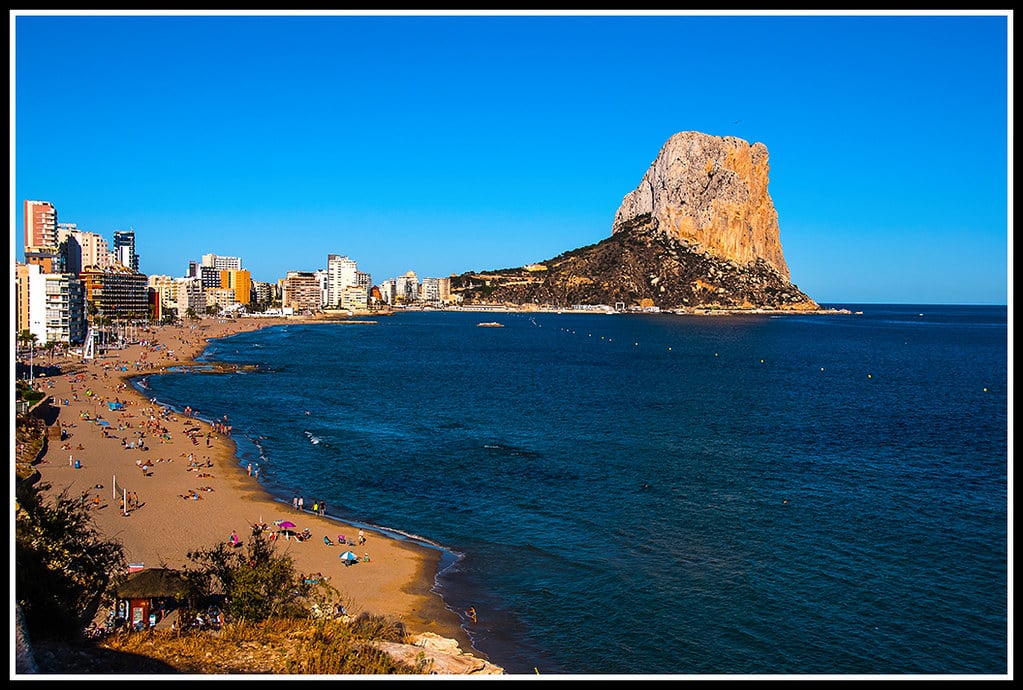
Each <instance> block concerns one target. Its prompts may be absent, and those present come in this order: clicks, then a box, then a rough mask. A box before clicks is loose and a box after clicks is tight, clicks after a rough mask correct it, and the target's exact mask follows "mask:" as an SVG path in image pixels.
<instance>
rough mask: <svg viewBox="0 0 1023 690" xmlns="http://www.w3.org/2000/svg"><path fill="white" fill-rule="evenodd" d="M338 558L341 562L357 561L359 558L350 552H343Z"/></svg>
mask: <svg viewBox="0 0 1023 690" xmlns="http://www.w3.org/2000/svg"><path fill="white" fill-rule="evenodd" d="M338 558H340V559H341V560H342V561H349V562H352V561H357V560H359V557H358V556H356V555H355V554H354V553H352V552H351V551H345V552H344V553H343V554H341V555H339V556H338Z"/></svg>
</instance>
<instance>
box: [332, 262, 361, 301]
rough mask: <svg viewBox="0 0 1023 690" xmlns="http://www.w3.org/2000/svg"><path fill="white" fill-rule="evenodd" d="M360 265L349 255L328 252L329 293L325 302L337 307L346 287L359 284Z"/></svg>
mask: <svg viewBox="0 0 1023 690" xmlns="http://www.w3.org/2000/svg"><path fill="white" fill-rule="evenodd" d="M358 273H359V269H358V265H357V264H356V263H355V262H354V261H353V260H352V259H349V258H348V257H347V256H339V255H337V254H327V290H326V291H327V295H326V298H325V299H324V301H323V302H324V304H326V305H327V306H328V307H337V306H339V305H340V304H341V295H342V293H343V292H344V291H345V288H349V287H351V286H353V285H358V284H359V283H358Z"/></svg>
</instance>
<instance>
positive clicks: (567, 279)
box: [451, 132, 819, 310]
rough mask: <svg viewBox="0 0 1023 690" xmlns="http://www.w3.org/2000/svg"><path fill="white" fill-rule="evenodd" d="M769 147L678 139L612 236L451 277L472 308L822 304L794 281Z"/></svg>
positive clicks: (693, 135)
mask: <svg viewBox="0 0 1023 690" xmlns="http://www.w3.org/2000/svg"><path fill="white" fill-rule="evenodd" d="M768 173H769V166H768V162H767V147H765V146H764V145H763V144H760V143H756V144H753V145H750V144H748V143H747V142H745V141H743V140H742V139H738V138H736V137H715V136H710V135H707V134H702V133H700V132H679V133H678V134H675V135H674V136H672V137H671V138H670V139H669V140H668V141H667V142H666V143H665V144H664V146H663V147H662V148H661V151H660V153H659V154H658V155H657V158H656V159H655V160H654V162H653V163H652V164H651V166H650V168H649V169H648V170H647V171H646V174H645V175H644V176H643V179H642V181H641V182H640V184H639V186H638V187H637V188H636V189H635V190H633V191H632V192H630V193H629V194H627V195H626V196H625V198H624V200H623V201H622V204H621V206H620V207H619V208H618V212H617V213H616V214H615V218H614V222H613V224H612V228H611V237H609V238H608V239H606V240H604V241H602V242H599V243H597V244H594V245H589V246H587V247H582V248H580V249H576V250H573V251H570V252H566V253H565V254H562V255H560V256H558V257H556V258H554V259H550V260H547V261H543V262H540V263H538V264H533V265H531V266H528V267H522V268H512V269H503V270H500V271H489V272H486V273H465V274H462V275H461V276H453V277H452V281H451V288H452V291H453V292H455V293H456V294H461V295H462V297H463V300H464V301H465V302H468V303H480V302H506V303H511V304H539V305H553V306H560V307H568V306H571V305H575V304H590V305H593V304H606V305H612V306H613V305H615V304H617V303H623V304H624V305H625V306H626V307H634V306H656V307H659V308H662V309H688V308H727V309H753V308H769V309H792V310H814V309H819V305H817V303H816V302H814V301H813V300H812V299H810V297H808V296H807V295H806V294H804V293H803V292H801V291H800V290H799V288H797V287H796V286H795V285H793V284H792V283H791V282H790V279H789V269H788V265H787V264H786V263H785V256H784V254H783V253H782V248H781V240H780V237H779V228H778V213H777V211H776V210H775V208H774V203H773V202H772V201H771V196H770V195H769V194H768V191H767V183H768Z"/></svg>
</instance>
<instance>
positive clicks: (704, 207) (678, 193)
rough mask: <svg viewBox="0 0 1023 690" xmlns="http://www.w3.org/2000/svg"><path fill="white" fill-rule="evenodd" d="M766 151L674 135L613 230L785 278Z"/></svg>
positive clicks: (744, 144)
mask: <svg viewBox="0 0 1023 690" xmlns="http://www.w3.org/2000/svg"><path fill="white" fill-rule="evenodd" d="M769 172H770V166H769V165H768V163H767V147H766V146H764V145H763V144H761V143H756V144H753V145H752V146H750V145H749V144H748V143H747V142H745V141H743V140H742V139H738V138H736V137H714V136H710V135H708V134H701V133H700V132H679V133H678V134H676V135H674V136H672V137H671V138H670V139H668V141H667V142H666V143H665V144H664V146H663V147H661V152H660V153H659V154H658V155H657V158H656V159H655V160H654V162H653V163H652V164H651V165H650V168H649V169H648V170H647V171H646V174H645V175H643V180H642V181H641V182H640V183H639V186H638V187H636V189H634V190H633V191H632V192H629V193H628V194H626V195H625V199H624V200H623V201H622V205H621V206H619V207H618V212H617V213H616V214H615V219H614V224H613V225H612V227H611V232H612V234H613V233H616V232H627V231H628V229H629V228H630V227H632V226H634V225H636V224H637V223H640V222H646V223H650V224H651V226H652V229H653V230H655V231H658V232H662V233H664V234H666V235H669V236H672V237H675V238H677V239H679V240H682V241H683V242H686V243H688V244H690V245H691V246H692V247H693V248H694V249H703V250H704V251H706V252H707V253H709V254H713V255H714V256H717V257H719V258H722V259H729V260H731V261H734V262H735V263H737V264H739V265H740V266H749V265H750V264H753V263H754V262H755V261H756V260H757V259H763V260H764V261H766V262H767V263H768V264H770V265H771V266H773V267H774V268H775V269H776V270H777V271H778V273H779V274H780V275H781V276H782V277H783V278H785V280H789V268H788V266H787V265H786V264H785V257H784V255H783V254H782V251H781V240H780V238H779V232H778V212H777V211H776V210H775V208H774V202H773V201H771V195H770V194H768V193H767V182H768V177H769V174H768V173H769Z"/></svg>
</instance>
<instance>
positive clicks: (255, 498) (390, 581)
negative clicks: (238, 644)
mask: <svg viewBox="0 0 1023 690" xmlns="http://www.w3.org/2000/svg"><path fill="white" fill-rule="evenodd" d="M288 321H289V322H290V321H294V319H288ZM283 322H285V320H283V319H276V320H274V319H255V318H250V319H234V320H222V319H203V320H201V321H198V322H192V323H188V322H186V323H185V324H184V325H182V326H163V325H161V326H154V327H151V328H150V329H149V330H147V331H142V332H140V333H139V334H138V337H139V339H140V340H141V341H142V342H141V343H140V344H135V345H131V346H129V347H126V348H124V349H120V350H111V351H108V352H106V353H103V354H100V355H98V356H97V357H96V358H95V359H92V360H83V359H82V358H81V357H79V356H76V355H68V356H66V357H55V358H54V359H53V362H52V363H53V364H56V365H59V366H60V367H61V374H60V375H59V376H56V377H50V378H48V379H42V380H39V379H37V388H40V389H41V390H43V391H45V392H47V393H48V394H49V395H50V396H52V403H53V405H54V406H56V408H57V410H58V415H57V421H56V424H57V425H59V427H60V428H61V429H62V430H63V431H64V432H65V433H66V438H65V439H64V440H58V439H57V438H55V437H54V436H52V435H51V437H50V440H49V443H48V447H47V451H46V454H45V456H44V457H43V459H42V461H41V462H40V463H39V464H37V465H36V467H37V469H38V470H39V473H40V475H41V478H42V481H44V482H48V483H49V484H51V485H52V488H51V493H58V492H60V491H62V490H64V489H67V490H68V492H69V495H71V496H81V497H82V500H84V501H86V502H88V503H89V505H90V506H92V508H91V512H92V514H93V516H94V518H95V524H96V526H97V528H98V529H99V530H100V531H101V532H102V533H103V534H104V535H105V536H106V537H107V538H112V539H116V540H117V541H119V542H120V543H121V544H122V545H123V547H124V553H125V557H126V559H127V561H128V562H129V563H133V564H144V566H145V567H147V568H150V567H169V568H180V567H182V566H184V565H186V564H189V561H188V559H187V553H188V552H189V551H193V550H196V549H206V548H210V547H212V546H214V545H215V544H216V543H217V542H226V541H227V540H228V539H229V538H230V535H231V532H232V530H233V531H236V532H237V534H238V535H239V537H241V538H242V539H246V538H247V537H248V535H249V534H250V532H251V527H252V525H254V524H256V523H258V522H260V521H262V522H264V523H267V524H271V525H272V523H273V522H274V521H277V520H290V521H291V522H293V523H295V525H296V528H297V530H299V531H301V530H303V529H305V528H308V529H309V530H310V532H311V533H312V539H309V540H306V541H298V540H296V539H290V540H285V539H278V540H277V542H276V543H277V549H278V553H285V554H287V555H288V556H290V557H291V558H292V559H293V560H294V564H295V568H296V570H297V571H298V572H300V573H304V574H313V573H321V574H322V575H324V576H327V577H329V578H330V583H331V584H332V585H333V586H334V587H336V588H337V589H338V590H339V591H340V592H341V593H342V595H343V596H344V597H345V602H346V605H347V609H348V613H349V614H352V615H357V614H359V613H362V612H366V613H369V614H373V615H383V616H387V617H391V618H394V619H397V620H400V621H401V622H402V623H404V625H405V627H406V629H408V630H409V631H410V632H413V633H416V632H433V633H436V634H438V635H440V636H442V637H446V638H451V639H454V640H456V641H457V642H458V643H459V646H460V647H461V649H462V650H463V651H466V652H473V653H475V650H473V648H472V646H471V643H470V641H469V638H468V636H467V635H466V634H465V631H464V630H462V628H461V627H460V622H461V621H460V617H459V615H458V614H456V613H455V612H453V611H450V610H448V609H447V608H446V607H445V606H444V604H443V602H442V600H441V599H440V597H439V596H437V595H436V594H433V593H431V591H430V589H431V587H432V586H433V583H434V577H435V575H436V573H437V567H438V563H439V559H440V552H438V551H436V550H435V549H431V548H428V547H424V546H421V545H418V544H414V543H410V542H406V541H401V540H398V539H395V538H392V537H389V536H386V535H384V534H381V533H377V532H374V531H370V530H365V537H366V542H365V543H364V544H362V545H361V546H359V545H356V546H355V547H353V548H352V550H354V551H355V552H356V553H357V554H358V555H359V557H360V559H361V558H362V557H363V556H364V555H365V554H368V555H369V558H370V560H369V562H362V561H360V562H359V563H357V564H355V565H352V566H348V567H346V566H345V564H344V562H343V561H342V560H341V559H339V557H338V556H339V554H340V553H342V552H344V551H345V550H347V549H348V548H349V547H347V546H339V545H338V543H337V538H338V535H339V534H344V535H345V536H346V538H348V539H349V540H351V539H353V538H357V536H358V534H359V529H358V528H357V527H352V526H350V525H347V524H345V523H341V522H338V521H337V520H336V519H331V518H329V514H330V513H329V507H328V513H327V516H326V517H321V516H319V515H316V514H314V513H313V511H312V503H313V500H314V499H315V498H316V497H315V496H305V497H304V499H305V506H304V510H303V511H298V510H295V509H294V508H293V507H292V506H291V504H290V502H289V503H282V502H281V501H278V500H275V499H274V498H273V497H272V496H271V495H270V494H269V493H267V492H266V491H265V490H264V489H263V488H262V486H261V485H260V484H259V481H258V478H256V477H253V476H250V474H249V471H248V468H247V467H242V466H240V465H239V460H238V458H237V456H236V448H235V444H234V442H233V441H232V440H231V438H230V435H229V434H228V433H225V432H226V429H223V428H217V427H216V426H213V425H210V424H207V423H206V422H203V421H201V420H200V419H198V418H196V417H192V416H187V415H185V414H180V413H176V412H173V411H170V410H168V409H166V408H163V407H162V406H160V405H158V404H154V403H153V402H151V401H150V400H148V399H146V398H145V397H143V396H142V395H140V394H139V393H138V391H136V390H135V389H134V388H133V387H132V386H131V384H130V383H129V381H128V380H129V378H131V377H135V376H141V375H146V374H149V375H156V374H158V373H159V372H160V371H161V370H163V369H165V368H166V367H169V366H175V365H181V364H188V363H191V362H192V361H193V360H194V358H195V357H196V356H198V355H199V354H201V353H202V351H203V350H204V349H205V347H206V343H207V340H208V339H211V338H221V337H224V336H228V335H231V334H234V333H238V332H241V331H245V330H254V329H257V328H265V327H267V326H271V325H276V324H278V323H283ZM47 363H48V362H44V361H42V358H39V359H38V360H37V365H43V364H47ZM209 376H211V377H215V376H216V374H209ZM110 403H114V405H113V407H115V408H116V407H117V403H120V404H121V409H111V405H110ZM199 415H200V416H201V415H202V411H199ZM126 493H127V497H128V499H129V501H128V503H129V506H128V511H127V514H125V512H124V505H123V503H124V498H125V494H126ZM193 495H194V496H196V497H197V498H192V496H193ZM396 527H400V526H396ZM324 536H327V537H328V538H329V539H330V540H331V542H332V544H331V545H330V546H328V545H326V544H325V543H324V540H323V537H324Z"/></svg>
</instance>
